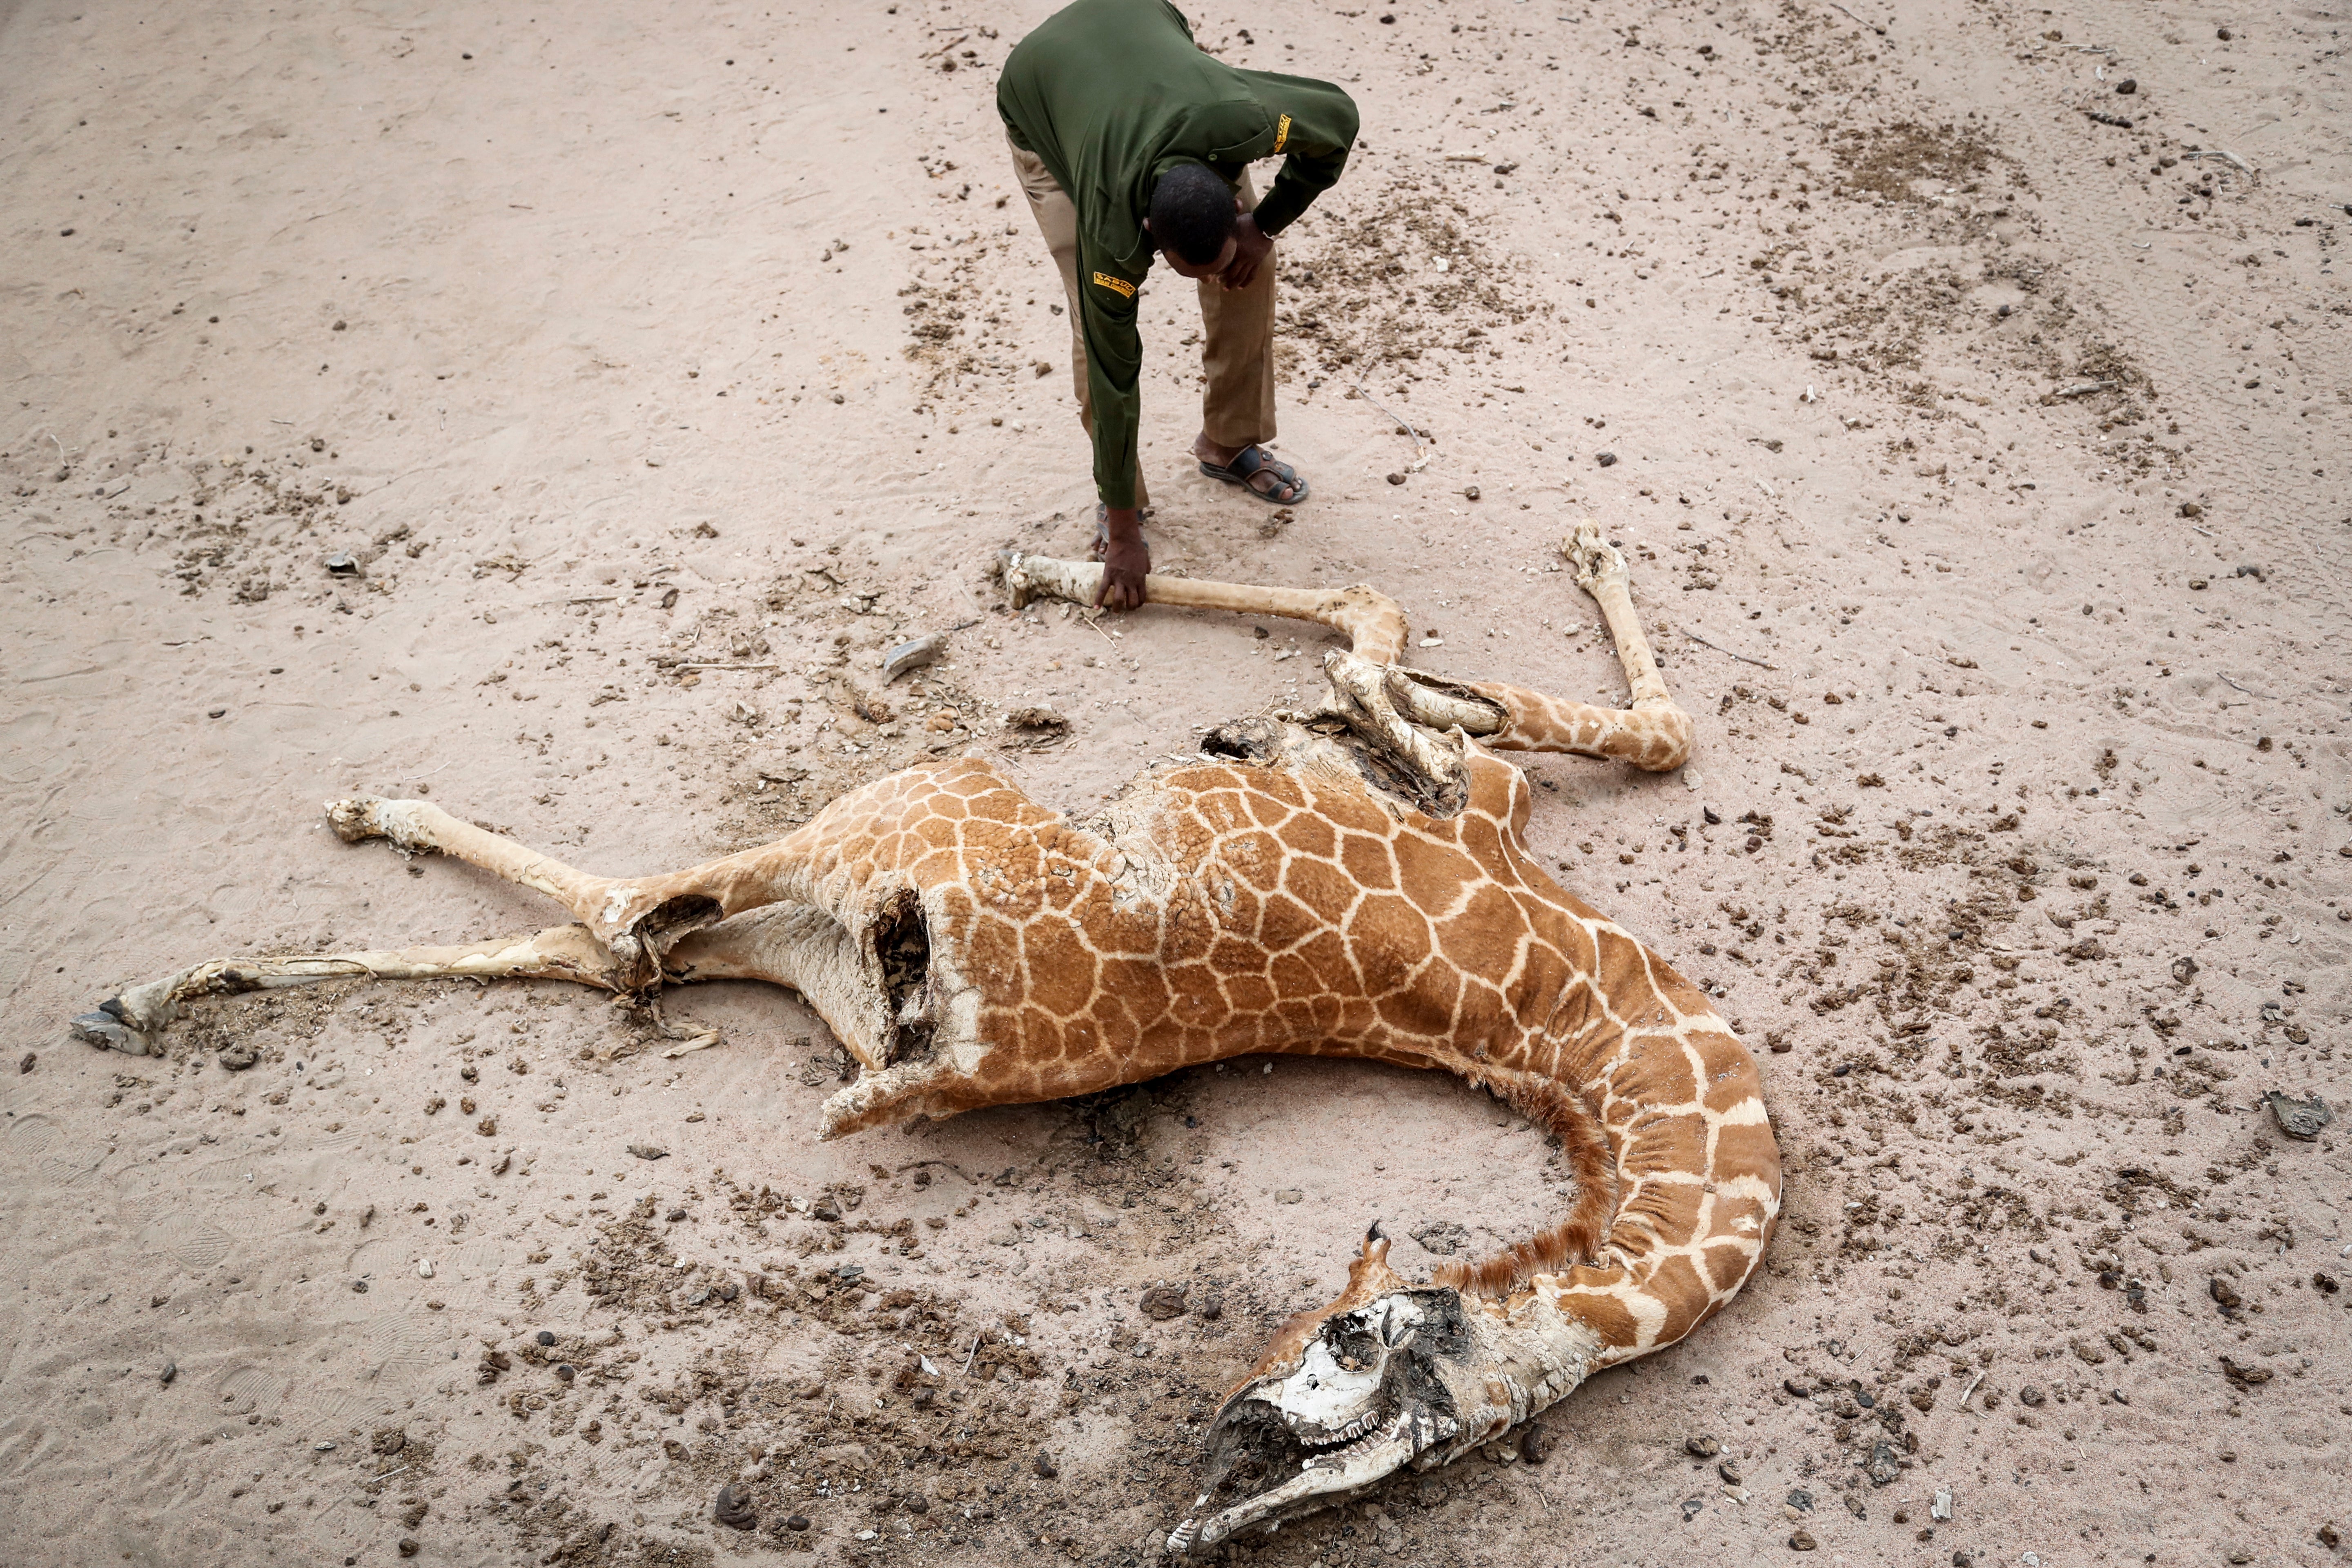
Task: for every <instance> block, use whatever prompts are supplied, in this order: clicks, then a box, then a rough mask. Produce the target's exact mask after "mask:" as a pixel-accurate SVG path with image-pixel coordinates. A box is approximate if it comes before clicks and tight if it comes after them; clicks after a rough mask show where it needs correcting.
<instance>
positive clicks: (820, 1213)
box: [653, 1155, 841, 1225]
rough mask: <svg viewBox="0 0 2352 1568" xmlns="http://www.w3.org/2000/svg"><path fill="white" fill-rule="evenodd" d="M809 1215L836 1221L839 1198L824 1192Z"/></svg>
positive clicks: (826, 1221)
mask: <svg viewBox="0 0 2352 1568" xmlns="http://www.w3.org/2000/svg"><path fill="white" fill-rule="evenodd" d="M653 1158H656V1159H659V1158H660V1156H659V1155H655V1156H653ZM809 1217H810V1218H811V1219H819V1220H823V1221H824V1223H825V1224H827V1225H833V1224H835V1223H837V1222H838V1221H839V1220H840V1218H841V1203H840V1200H838V1199H836V1198H835V1196H834V1195H833V1194H831V1193H827V1194H824V1196H823V1197H821V1198H819V1199H817V1200H816V1202H814V1203H813V1204H811V1205H809Z"/></svg>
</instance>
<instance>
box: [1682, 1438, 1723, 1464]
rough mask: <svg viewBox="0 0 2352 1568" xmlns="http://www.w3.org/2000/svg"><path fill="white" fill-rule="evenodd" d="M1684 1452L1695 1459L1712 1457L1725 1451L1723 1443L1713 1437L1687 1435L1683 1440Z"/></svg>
mask: <svg viewBox="0 0 2352 1568" xmlns="http://www.w3.org/2000/svg"><path fill="white" fill-rule="evenodd" d="M1683 1452H1684V1453H1685V1454H1688V1455H1689V1456H1690V1457H1691V1458H1694V1459H1712V1458H1715V1457H1716V1456H1717V1454H1720V1453H1722V1452H1723V1445H1722V1444H1721V1443H1718V1442H1717V1441H1716V1440H1715V1439H1714V1438H1712V1437H1686V1438H1685V1439H1684V1440H1683Z"/></svg>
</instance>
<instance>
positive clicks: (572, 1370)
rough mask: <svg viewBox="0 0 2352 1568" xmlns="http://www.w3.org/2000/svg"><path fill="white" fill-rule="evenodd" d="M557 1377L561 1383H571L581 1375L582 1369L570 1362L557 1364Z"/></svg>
mask: <svg viewBox="0 0 2352 1568" xmlns="http://www.w3.org/2000/svg"><path fill="white" fill-rule="evenodd" d="M555 1375H556V1377H557V1378H558V1379H559V1380H560V1381H562V1382H564V1383H570V1382H571V1381H572V1379H573V1378H575V1377H578V1376H579V1375H580V1369H579V1368H578V1367H575V1366H573V1365H572V1363H570V1362H568V1361H567V1362H560V1363H557V1364H556V1368H555Z"/></svg>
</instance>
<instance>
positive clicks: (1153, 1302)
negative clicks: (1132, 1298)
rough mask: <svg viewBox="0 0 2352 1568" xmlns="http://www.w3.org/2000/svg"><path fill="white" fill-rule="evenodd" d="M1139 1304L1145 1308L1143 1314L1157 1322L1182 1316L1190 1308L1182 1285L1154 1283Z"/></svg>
mask: <svg viewBox="0 0 2352 1568" xmlns="http://www.w3.org/2000/svg"><path fill="white" fill-rule="evenodd" d="M1137 1305H1138V1306H1139V1307H1141V1308H1142V1309H1143V1315H1144V1316H1145V1317H1147V1318H1149V1319H1150V1320H1151V1321H1153V1322H1155V1323H1164V1322H1166V1321H1168V1320H1169V1319H1171V1318H1181V1317H1182V1316H1183V1315H1184V1313H1185V1311H1186V1310H1188V1309H1187V1307H1186V1303H1185V1300H1184V1287H1183V1286H1181V1285H1154V1286H1153V1287H1152V1288H1151V1289H1149V1290H1146V1291H1145V1292H1144V1293H1143V1296H1142V1299H1141V1300H1139V1302H1137Z"/></svg>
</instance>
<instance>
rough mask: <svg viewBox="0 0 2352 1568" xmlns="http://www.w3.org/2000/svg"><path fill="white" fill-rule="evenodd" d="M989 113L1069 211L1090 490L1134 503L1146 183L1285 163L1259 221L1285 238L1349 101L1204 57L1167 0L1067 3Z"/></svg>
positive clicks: (1000, 88)
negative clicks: (1073, 223)
mask: <svg viewBox="0 0 2352 1568" xmlns="http://www.w3.org/2000/svg"><path fill="white" fill-rule="evenodd" d="M996 110H997V112H998V113H999V114H1001V115H1003V118H1004V124H1005V128H1006V129H1007V130H1008V131H1009V132H1011V133H1012V136H1013V142H1015V144H1017V145H1019V146H1021V147H1024V148H1025V149H1027V150H1028V151H1029V152H1032V153H1035V154H1036V155H1037V156H1038V157H1039V158H1040V159H1041V160H1043V162H1044V163H1045V167H1046V169H1047V170H1048V171H1049V172H1050V173H1051V174H1053V176H1054V180H1055V184H1059V185H1060V186H1061V187H1062V189H1063V190H1064V191H1065V192H1066V193H1067V194H1068V195H1069V198H1070V200H1071V202H1072V204H1073V205H1076V208H1077V209H1078V302H1079V304H1078V331H1079V335H1080V337H1081V338H1082V340H1083V341H1084V342H1085V343H1086V347H1087V382H1088V384H1089V390H1090V391H1091V392H1092V394H1093V398H1094V418H1095V429H1094V441H1095V485H1096V487H1097V489H1098V490H1099V492H1100V493H1101V496H1102V499H1103V500H1105V501H1106V502H1108V504H1110V505H1112V506H1115V507H1129V506H1133V505H1134V504H1135V480H1134V475H1135V447H1136V436H1135V431H1136V418H1137V414H1138V412H1139V397H1138V394H1137V384H1136V382H1137V375H1138V373H1139V371H1140V369H1141V367H1142V363H1143V343H1142V340H1141V339H1140V338H1139V336H1138V335H1137V333H1136V330H1135V310H1136V298H1135V297H1136V289H1137V288H1138V286H1139V285H1140V284H1141V283H1142V281H1143V279H1144V276H1145V274H1146V273H1148V272H1149V271H1150V269H1151V256H1152V245H1151V240H1150V236H1149V235H1148V234H1146V233H1145V232H1144V227H1143V220H1144V218H1145V217H1146V216H1148V215H1149V214H1150V210H1151V187H1152V185H1153V184H1155V183H1156V182H1157V181H1158V180H1159V178H1160V174H1162V173H1163V172H1164V171H1166V170H1167V169H1168V168H1169V167H1170V166H1171V164H1175V163H1206V164H1207V165H1208V166H1209V167H1211V168H1213V169H1214V170H1216V171H1217V173H1218V174H1222V175H1223V176H1224V179H1225V181H1226V183H1227V184H1238V183H1239V182H1240V179H1241V174H1242V170H1243V168H1244V165H1246V164H1249V163H1255V161H1256V160H1258V159H1260V158H1271V157H1274V156H1276V155H1281V156H1282V157H1283V158H1284V163H1283V165H1282V170H1281V172H1280V173H1279V174H1276V176H1275V180H1274V184H1273V185H1272V186H1271V187H1270V188H1269V189H1268V190H1267V191H1266V193H1265V196H1264V198H1263V199H1261V200H1260V201H1259V203H1258V205H1257V208H1256V212H1255V216H1256V219H1257V226H1258V227H1259V229H1260V230H1261V231H1263V232H1264V233H1265V234H1267V235H1275V234H1279V233H1280V232H1282V230H1283V229H1284V228H1286V226H1288V225H1289V224H1290V222H1291V220H1292V219H1294V218H1296V217H1297V216H1298V215H1299V214H1300V213H1302V212H1305V211H1306V210H1307V204H1308V203H1309V202H1312V201H1313V200H1314V199H1315V198H1316V197H1317V196H1318V195H1320V194H1321V193H1323V192H1324V191H1326V190H1328V189H1329V188H1330V186H1331V184H1332V182H1333V181H1335V180H1337V179H1338V178H1339V171H1340V170H1341V169H1343V168H1345V167H1346V166H1347V163H1348V150H1349V147H1351V146H1353V145H1354V143H1355V140H1356V105H1355V102H1354V100H1351V99H1349V96H1348V95H1347V94H1346V93H1345V92H1342V91H1341V90H1340V89H1338V88H1336V87H1334V86H1332V85H1331V84H1330V83H1329V82H1324V81H1314V80H1311V79H1307V78H1306V77H1296V76H1276V75H1275V74H1274V73H1273V72H1271V71H1252V70H1241V69H1237V68H1234V67H1233V66H1229V65H1226V64H1225V63H1223V61H1222V60H1219V59H1217V58H1215V57H1213V56H1212V55H1209V54H1206V53H1204V52H1202V49H1201V48H1200V47H1199V46H1198V45H1196V44H1195V43H1193V41H1192V26H1191V24H1189V23H1187V22H1186V21H1185V20H1184V16H1183V14H1182V13H1181V12H1180V11H1178V10H1177V9H1176V7H1174V6H1173V5H1169V4H1167V3H1166V0H1077V4H1076V5H1070V6H1067V7H1066V8H1065V9H1063V10H1060V11H1057V12H1055V14H1054V15H1053V16H1049V17H1047V18H1046V19H1045V21H1044V22H1043V23H1042V24H1040V25H1039V26H1038V27H1037V29H1036V30H1035V31H1034V32H1033V33H1031V34H1030V35H1029V36H1028V37H1025V38H1024V39H1022V40H1021V42H1020V45H1019V46H1018V47H1015V48H1014V49H1013V54H1012V56H1011V58H1008V59H1007V60H1006V61H1005V62H1004V75H1003V79H1000V80H999V81H998V82H997V84H996Z"/></svg>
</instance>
